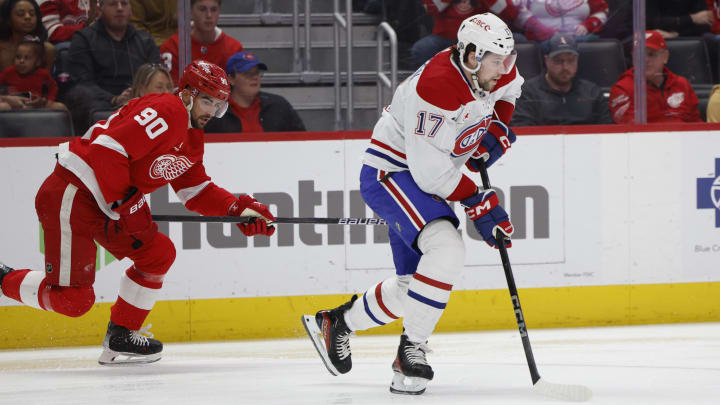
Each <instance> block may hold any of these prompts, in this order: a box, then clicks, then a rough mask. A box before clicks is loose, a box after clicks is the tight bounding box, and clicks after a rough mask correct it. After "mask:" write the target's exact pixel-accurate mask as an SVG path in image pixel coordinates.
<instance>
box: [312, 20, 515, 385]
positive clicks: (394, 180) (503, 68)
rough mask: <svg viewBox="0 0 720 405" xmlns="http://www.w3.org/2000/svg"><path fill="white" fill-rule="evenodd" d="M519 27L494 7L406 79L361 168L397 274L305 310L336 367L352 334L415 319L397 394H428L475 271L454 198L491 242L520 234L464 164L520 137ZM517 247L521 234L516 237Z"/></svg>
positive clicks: (493, 154) (399, 367) (345, 367)
mask: <svg viewBox="0 0 720 405" xmlns="http://www.w3.org/2000/svg"><path fill="white" fill-rule="evenodd" d="M514 44H515V42H514V40H513V36H512V33H511V32H510V30H509V29H508V27H507V25H506V24H505V23H504V22H503V21H502V20H501V19H500V18H498V17H497V16H495V15H494V14H490V13H484V14H478V15H475V16H471V17H469V18H467V19H466V20H465V21H463V22H462V24H461V25H460V28H459V29H458V44H457V46H456V47H452V48H450V49H446V50H444V51H442V52H439V53H438V54H436V55H435V56H434V57H433V58H432V59H430V61H428V62H427V63H426V64H425V65H424V66H423V67H421V68H420V69H418V71H417V72H415V73H414V74H413V75H412V76H411V77H410V78H408V79H407V80H405V81H404V82H403V83H402V84H401V85H400V86H398V88H397V90H396V91H395V94H394V95H393V99H392V102H391V103H390V105H389V106H388V107H386V108H385V110H384V111H383V113H382V116H381V117H380V119H379V120H378V123H377V124H376V125H375V128H374V129H373V135H372V138H371V140H370V143H369V145H368V149H367V150H366V151H365V155H364V156H363V167H362V170H361V171H360V192H361V194H362V197H363V200H364V201H365V202H366V203H367V205H368V206H369V207H370V208H372V210H373V211H375V213H376V214H377V215H379V216H380V217H381V218H383V219H385V220H386V221H387V223H388V225H389V227H388V228H389V229H388V233H389V237H390V247H391V250H392V254H393V262H394V264H395V270H396V275H394V276H392V277H390V278H388V279H386V280H383V281H381V282H380V283H377V284H375V285H373V286H371V287H370V288H368V289H367V290H366V292H365V293H364V294H363V295H362V297H361V298H358V297H357V296H353V297H352V298H351V300H350V301H349V302H347V303H345V304H343V305H341V306H340V307H338V308H335V309H332V310H321V311H318V312H317V313H316V314H315V316H312V315H305V316H303V323H304V325H305V328H306V330H307V332H308V334H309V335H310V337H311V339H312V340H313V344H314V345H315V348H316V349H317V351H318V353H319V354H320V356H321V358H322V359H323V362H324V363H325V365H326V366H327V368H328V370H329V371H330V372H331V373H332V374H334V375H338V374H342V373H347V372H349V371H350V369H351V367H352V361H351V356H350V335H351V334H352V332H353V331H357V330H365V329H369V328H373V327H377V326H381V325H384V324H386V323H389V322H393V321H395V320H397V319H398V318H403V334H402V335H401V337H400V345H399V346H398V350H397V356H396V357H395V361H394V362H393V364H392V369H393V372H394V377H393V380H392V383H391V385H390V391H391V392H393V393H398V394H414V395H417V394H422V393H423V392H425V388H426V385H427V383H428V381H430V380H432V378H433V376H434V372H433V370H432V368H431V367H430V365H429V364H428V361H427V358H426V353H427V352H428V348H427V345H426V343H427V340H428V338H429V337H430V335H431V334H432V332H433V330H434V329H435V325H436V324H437V322H438V321H439V319H440V317H441V315H442V313H443V311H444V310H445V307H446V305H447V304H448V300H449V298H450V292H451V291H452V288H453V284H454V283H455V282H456V280H457V278H458V276H459V275H460V273H461V272H462V270H463V267H464V259H465V246H464V243H463V240H462V237H461V235H460V233H459V232H458V230H457V227H458V225H459V223H460V220H459V219H458V218H457V216H456V215H455V212H454V211H453V209H452V207H451V206H450V205H449V204H448V203H447V201H459V202H460V203H461V204H462V205H463V206H465V212H466V214H467V215H468V217H469V218H470V219H471V220H472V221H473V223H474V226H475V229H477V231H478V232H479V233H480V235H482V237H483V239H484V240H485V241H486V242H487V243H488V244H489V245H490V246H494V247H497V240H496V239H495V237H494V236H493V235H495V234H496V231H497V230H499V231H501V232H502V233H503V234H504V235H505V236H506V237H509V236H510V235H511V234H512V232H513V225H512V223H510V219H509V217H508V214H507V213H506V212H505V210H504V209H503V207H502V206H501V205H500V204H499V201H498V197H497V195H496V194H495V191H493V190H484V189H483V188H482V187H478V186H477V185H476V184H475V182H474V181H473V180H472V179H470V177H468V176H467V175H465V174H464V173H463V172H462V171H461V169H462V167H463V165H467V164H469V167H470V168H471V169H475V170H477V169H478V166H477V165H479V164H480V163H479V161H480V159H483V160H486V164H487V165H488V166H489V165H490V164H492V163H493V162H495V161H496V160H497V159H499V158H500V157H501V156H502V155H503V154H504V153H505V151H506V150H507V149H509V148H510V147H511V144H512V142H513V141H514V140H515V135H514V134H513V133H512V131H511V130H510V129H509V128H508V127H507V123H508V122H510V118H511V116H512V113H513V110H514V107H515V100H516V99H517V98H518V97H520V88H521V85H522V83H523V78H522V77H521V76H520V73H519V72H518V71H517V68H516V67H515V57H516V53H515V50H514V49H513V48H514ZM506 246H510V241H509V239H508V241H507V242H506Z"/></svg>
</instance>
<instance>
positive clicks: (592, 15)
mask: <svg viewBox="0 0 720 405" xmlns="http://www.w3.org/2000/svg"><path fill="white" fill-rule="evenodd" d="M607 19H608V5H607V2H606V1H605V0H575V1H558V0H521V1H520V4H519V6H518V15H517V18H516V19H515V26H516V27H517V28H519V29H521V30H522V32H523V33H524V34H525V36H526V37H527V39H530V40H534V41H545V40H548V39H550V37H552V36H553V34H555V33H556V32H560V33H565V34H573V35H575V37H576V38H575V39H576V40H577V41H584V40H587V39H592V38H595V37H596V35H595V33H597V32H599V31H600V30H601V29H602V28H603V25H604V24H605V22H606V21H607Z"/></svg>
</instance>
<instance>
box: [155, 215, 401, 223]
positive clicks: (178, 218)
mask: <svg viewBox="0 0 720 405" xmlns="http://www.w3.org/2000/svg"><path fill="white" fill-rule="evenodd" d="M256 218H257V217H231V216H226V217H211V216H196V215H153V216H152V219H153V221H156V222H227V223H233V224H247V223H249V222H252V221H255V219H256ZM271 223H273V224H327V225H387V222H385V220H384V219H382V218H294V217H278V218H275V221H272V222H271Z"/></svg>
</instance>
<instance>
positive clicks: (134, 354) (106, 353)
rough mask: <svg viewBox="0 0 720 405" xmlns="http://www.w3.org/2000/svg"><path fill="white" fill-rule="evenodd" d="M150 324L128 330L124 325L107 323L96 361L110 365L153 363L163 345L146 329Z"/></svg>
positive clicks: (157, 358) (158, 356) (158, 358)
mask: <svg viewBox="0 0 720 405" xmlns="http://www.w3.org/2000/svg"><path fill="white" fill-rule="evenodd" d="M151 326H152V325H148V326H146V327H144V328H141V329H140V330H137V331H135V330H130V329H128V328H126V327H124V326H119V325H115V324H114V323H112V321H111V322H110V323H108V330H107V333H106V334H105V340H103V352H102V354H101V355H100V358H99V359H98V363H100V364H102V365H105V366H110V365H120V364H137V363H154V362H156V361H158V360H160V355H161V354H162V349H163V345H162V343H161V342H160V341H159V340H156V339H153V338H152V337H153V334H152V333H150V332H149V331H148V329H150V327H151Z"/></svg>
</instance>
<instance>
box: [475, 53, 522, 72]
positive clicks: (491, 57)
mask: <svg viewBox="0 0 720 405" xmlns="http://www.w3.org/2000/svg"><path fill="white" fill-rule="evenodd" d="M476 59H477V61H478V63H480V65H481V66H483V65H484V66H486V67H490V68H494V69H496V71H499V72H500V73H502V74H508V73H510V72H511V71H512V68H513V66H515V60H516V59H517V52H516V51H515V50H514V49H513V51H512V52H510V55H498V54H496V53H492V52H485V53H484V54H483V55H482V56H481V57H476Z"/></svg>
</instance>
